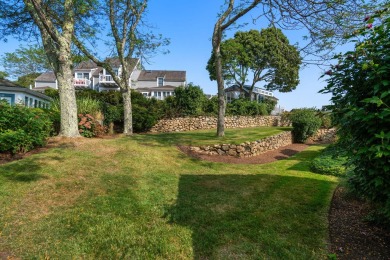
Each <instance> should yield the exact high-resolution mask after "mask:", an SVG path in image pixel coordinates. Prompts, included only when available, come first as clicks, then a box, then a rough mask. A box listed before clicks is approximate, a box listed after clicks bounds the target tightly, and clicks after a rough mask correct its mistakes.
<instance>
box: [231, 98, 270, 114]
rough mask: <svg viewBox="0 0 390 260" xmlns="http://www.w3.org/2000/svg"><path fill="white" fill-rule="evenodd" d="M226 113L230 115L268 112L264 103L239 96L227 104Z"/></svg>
mask: <svg viewBox="0 0 390 260" xmlns="http://www.w3.org/2000/svg"><path fill="white" fill-rule="evenodd" d="M226 114H227V115H232V116H257V115H268V112H267V105H266V104H265V103H257V102H256V101H249V100H247V99H243V98H239V99H235V100H233V101H232V102H231V103H228V104H227V106H226Z"/></svg>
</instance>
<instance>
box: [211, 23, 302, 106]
mask: <svg viewBox="0 0 390 260" xmlns="http://www.w3.org/2000/svg"><path fill="white" fill-rule="evenodd" d="M221 55H222V63H223V64H222V69H223V76H224V79H225V80H227V81H228V82H229V83H233V84H238V85H239V86H241V87H242V86H243V85H244V84H245V82H253V86H254V84H255V83H257V82H260V81H264V82H266V85H265V86H264V87H265V88H266V89H268V90H279V91H281V92H290V91H292V90H294V89H295V88H296V86H297V85H298V83H299V79H298V78H299V73H298V72H299V67H300V64H301V57H300V55H299V51H298V50H297V47H296V46H294V45H290V43H289V41H288V39H287V37H286V36H285V35H284V34H283V32H282V31H281V30H280V29H276V28H274V27H270V28H266V29H262V30H261V31H257V30H250V31H248V32H237V33H236V34H235V35H234V38H233V39H228V40H226V41H224V42H222V43H221ZM206 69H207V70H208V72H209V74H210V79H211V80H216V75H215V55H214V53H213V54H212V55H211V57H210V59H209V61H208V63H207V67H206ZM249 75H253V78H252V79H249ZM272 109H273V107H272ZM271 111H272V110H271Z"/></svg>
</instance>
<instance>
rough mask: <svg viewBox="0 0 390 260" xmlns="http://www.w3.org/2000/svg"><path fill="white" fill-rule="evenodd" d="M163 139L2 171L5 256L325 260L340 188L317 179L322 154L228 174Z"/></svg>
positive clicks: (55, 155)
mask: <svg viewBox="0 0 390 260" xmlns="http://www.w3.org/2000/svg"><path fill="white" fill-rule="evenodd" d="M175 135H176V134H175ZM156 136H157V135H138V136H135V137H124V138H118V139H111V140H99V139H95V140H87V141H85V142H84V143H83V144H80V145H77V146H74V147H62V148H56V149H50V150H48V151H46V152H44V153H41V154H36V155H33V156H31V157H28V158H26V159H23V160H20V161H16V162H13V163H9V164H6V165H2V166H0V256H1V255H7V254H12V255H14V256H16V257H18V258H21V259H36V258H38V259H41V258H45V257H48V258H53V259H71V258H72V259H73V258H86V259H116V258H125V259H193V258H195V259H204V258H208V259H245V258H246V259H263V258H266V259H320V258H325V257H326V254H327V245H326V239H327V235H328V231H327V228H328V226H327V213H328V208H329V204H330V199H331V195H332V192H333V190H334V188H335V186H336V185H337V183H338V179H337V178H335V177H331V176H323V175H317V174H313V173H311V172H310V171H309V163H310V161H311V160H312V159H313V158H314V157H315V156H316V155H318V153H319V151H320V150H321V149H322V148H323V147H321V146H310V147H309V148H308V149H307V150H305V151H303V152H301V153H299V154H298V155H296V156H294V157H291V158H290V159H288V160H282V161H277V162H274V163H269V164H264V165H244V164H242V165H237V164H234V165H233V164H232V165H228V164H222V163H211V162H207V161H199V160H196V159H192V158H189V157H187V156H186V155H184V154H182V153H181V152H180V151H178V150H177V149H176V148H175V147H173V146H171V145H170V143H171V142H173V143H176V142H175V141H174V139H175V138H172V139H171V140H168V139H169V138H168V137H167V136H168V135H162V136H165V139H164V140H160V139H158V138H156ZM189 136H190V135H189Z"/></svg>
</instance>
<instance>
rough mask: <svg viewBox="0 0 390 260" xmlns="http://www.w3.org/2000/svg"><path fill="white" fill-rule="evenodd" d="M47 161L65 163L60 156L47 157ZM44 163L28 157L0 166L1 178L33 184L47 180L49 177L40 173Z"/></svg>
mask: <svg viewBox="0 0 390 260" xmlns="http://www.w3.org/2000/svg"><path fill="white" fill-rule="evenodd" d="M45 159H46V160H56V161H63V158H62V157H60V156H46V157H45ZM43 163H44V162H42V161H39V160H37V159H36V158H34V157H28V158H24V159H21V160H17V161H14V162H11V163H7V164H3V165H0V177H1V176H3V177H5V178H7V179H9V180H10V181H17V182H33V181H38V180H40V179H47V176H46V175H44V174H42V173H40V170H41V169H42V168H43V165H42V164H43Z"/></svg>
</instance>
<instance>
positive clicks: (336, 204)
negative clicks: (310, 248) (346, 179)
mask: <svg viewBox="0 0 390 260" xmlns="http://www.w3.org/2000/svg"><path fill="white" fill-rule="evenodd" d="M370 211H371V207H370V205H369V204H368V203H365V202H364V201H361V200H359V199H357V198H354V197H353V196H351V195H350V194H348V193H347V191H346V189H345V188H343V187H338V188H337V189H336V190H335V192H334V194H333V199H332V205H331V208H330V212H329V233H330V244H331V246H330V250H331V252H332V253H334V254H336V255H337V259H390V230H386V229H385V228H383V227H381V226H377V225H372V224H370V223H368V222H367V221H364V218H365V216H367V214H368V213H370Z"/></svg>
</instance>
